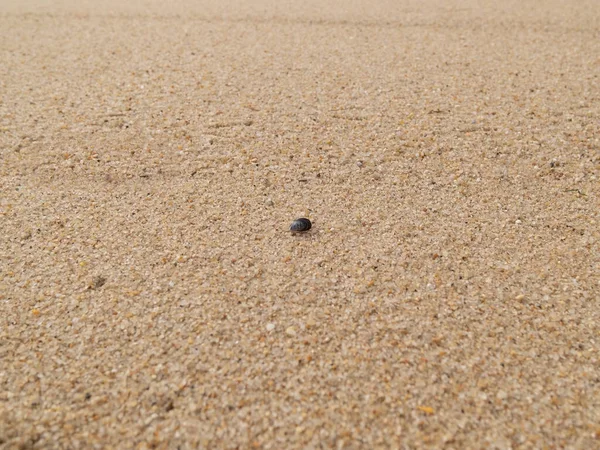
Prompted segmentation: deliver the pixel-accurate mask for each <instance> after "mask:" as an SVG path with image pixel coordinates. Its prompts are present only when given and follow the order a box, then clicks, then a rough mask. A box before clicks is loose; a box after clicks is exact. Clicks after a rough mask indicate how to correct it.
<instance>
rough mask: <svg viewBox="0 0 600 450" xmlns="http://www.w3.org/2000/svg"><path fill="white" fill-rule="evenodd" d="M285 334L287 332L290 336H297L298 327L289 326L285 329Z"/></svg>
mask: <svg viewBox="0 0 600 450" xmlns="http://www.w3.org/2000/svg"><path fill="white" fill-rule="evenodd" d="M285 334H287V335H288V336H296V329H295V328H294V327H288V328H287V329H286V330H285Z"/></svg>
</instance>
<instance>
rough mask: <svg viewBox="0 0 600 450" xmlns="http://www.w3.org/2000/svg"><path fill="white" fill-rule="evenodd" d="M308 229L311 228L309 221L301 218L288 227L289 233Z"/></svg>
mask: <svg viewBox="0 0 600 450" xmlns="http://www.w3.org/2000/svg"><path fill="white" fill-rule="evenodd" d="M310 227H312V223H310V220H308V219H305V218H304V217H303V218H301V219H296V220H294V221H293V222H292V225H290V231H308V230H310Z"/></svg>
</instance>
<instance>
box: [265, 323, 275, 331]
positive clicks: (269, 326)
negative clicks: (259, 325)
mask: <svg viewBox="0 0 600 450" xmlns="http://www.w3.org/2000/svg"><path fill="white" fill-rule="evenodd" d="M274 329H275V324H274V323H268V324H267V331H273V330H274Z"/></svg>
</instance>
